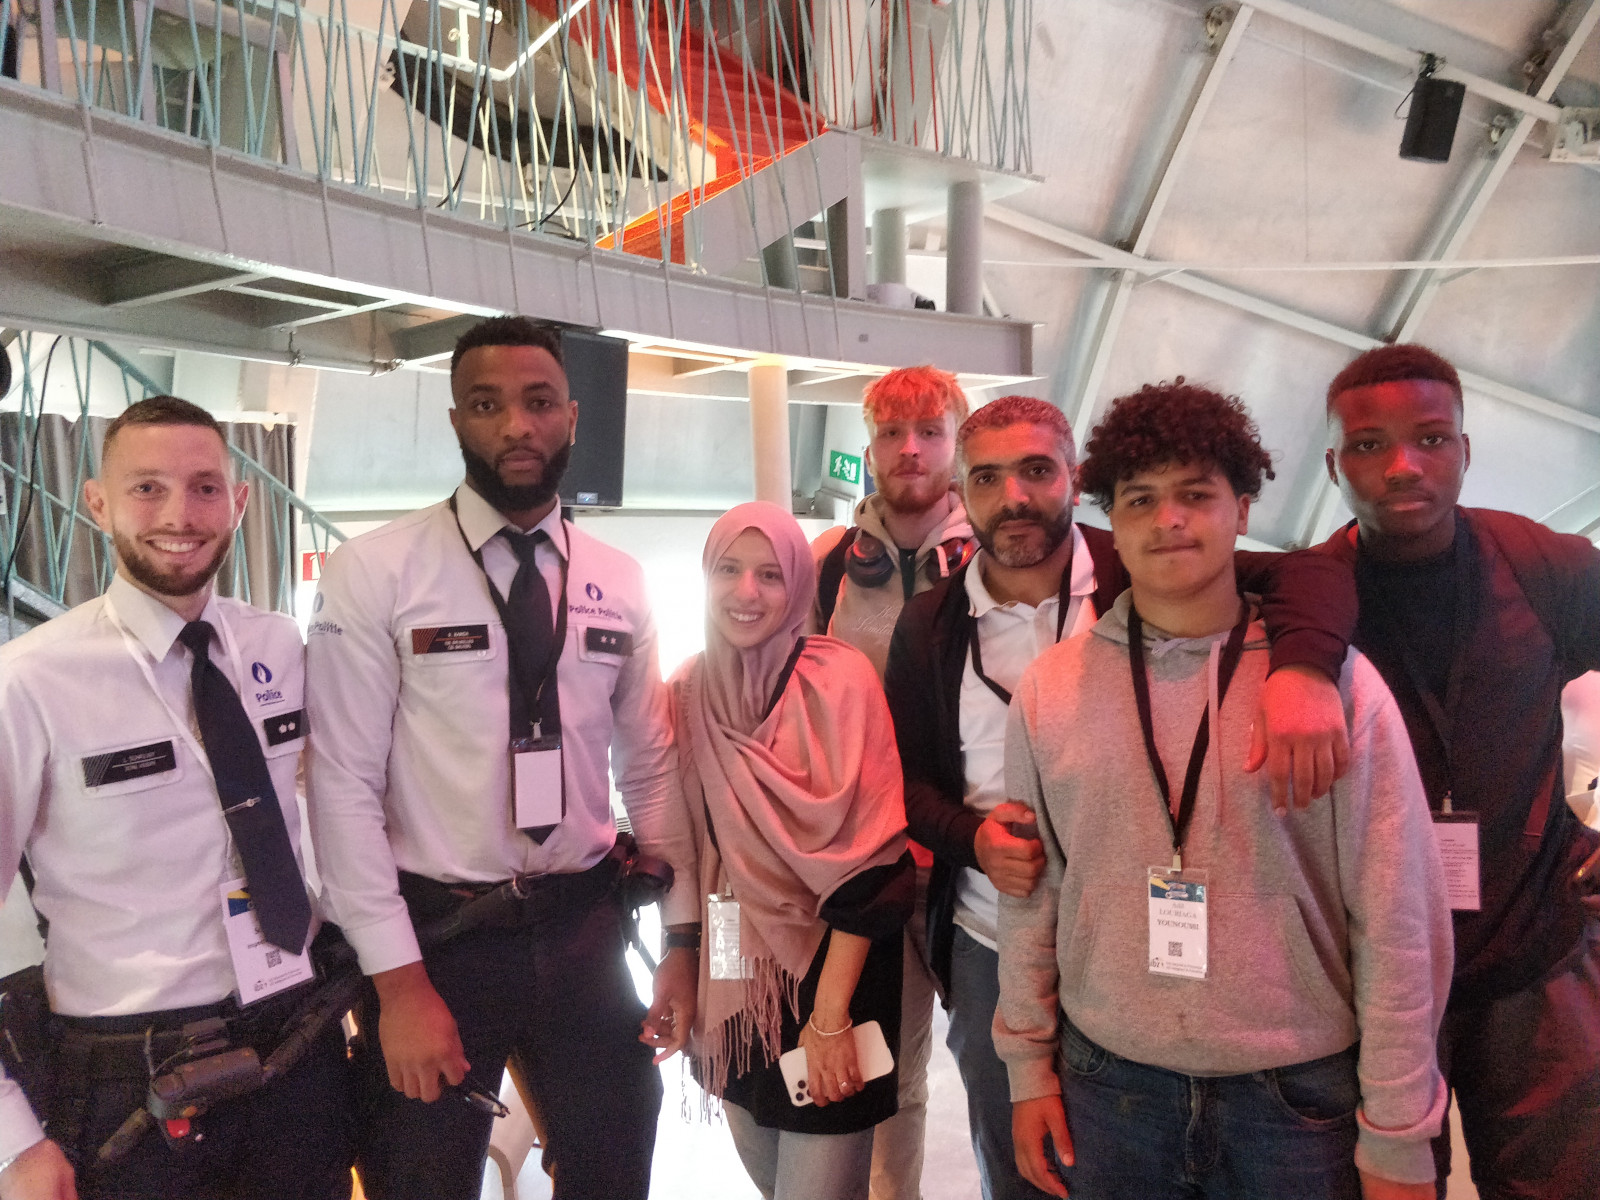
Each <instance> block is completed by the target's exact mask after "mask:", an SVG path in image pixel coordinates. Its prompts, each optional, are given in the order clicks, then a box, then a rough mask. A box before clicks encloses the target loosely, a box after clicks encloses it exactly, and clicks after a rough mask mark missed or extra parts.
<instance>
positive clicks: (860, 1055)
mask: <svg viewBox="0 0 1600 1200" xmlns="http://www.w3.org/2000/svg"><path fill="white" fill-rule="evenodd" d="M851 1032H852V1033H854V1034H855V1038H856V1066H857V1067H858V1068H860V1071H861V1081H862V1082H863V1083H865V1082H867V1080H869V1079H877V1078H879V1077H881V1076H884V1075H887V1074H888V1073H889V1072H890V1071H892V1070H894V1055H892V1054H890V1053H889V1043H888V1042H887V1041H885V1040H884V1036H883V1026H881V1025H879V1024H878V1023H877V1022H876V1021H868V1022H867V1023H866V1024H865V1025H857V1026H855V1027H854V1028H853V1029H852V1030H851ZM778 1070H780V1071H782V1072H783V1082H784V1086H785V1087H787V1088H788V1089H789V1103H791V1104H793V1105H794V1106H795V1107H796V1108H803V1107H804V1106H805V1105H807V1104H811V1103H813V1101H812V1099H811V1070H810V1067H809V1065H808V1064H807V1063H806V1048H805V1047H804V1046H796V1047H795V1048H794V1049H793V1050H791V1051H789V1052H788V1053H787V1054H785V1055H783V1056H782V1057H781V1058H779V1059H778Z"/></svg>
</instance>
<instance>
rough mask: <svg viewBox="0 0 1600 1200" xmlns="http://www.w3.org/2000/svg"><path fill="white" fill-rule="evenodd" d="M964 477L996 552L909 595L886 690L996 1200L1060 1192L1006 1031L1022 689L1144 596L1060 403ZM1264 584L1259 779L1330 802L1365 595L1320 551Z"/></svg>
mask: <svg viewBox="0 0 1600 1200" xmlns="http://www.w3.org/2000/svg"><path fill="white" fill-rule="evenodd" d="M956 441H957V454H958V458H957V479H958V480H959V481H960V483H961V485H962V488H963V492H964V499H965V502H966V509H967V514H968V517H969V519H970V520H971V522H972V527H973V530H974V532H975V534H976V535H977V539H978V542H979V546H980V549H979V551H978V553H977V555H976V556H975V557H974V558H973V559H972V561H971V562H969V563H967V564H966V565H965V566H963V567H961V568H960V569H959V570H957V571H955V572H954V573H952V575H951V576H950V578H949V579H948V580H947V581H945V582H943V583H941V584H940V585H939V586H937V587H935V588H934V589H933V590H931V591H928V592H924V593H922V594H921V595H918V596H915V597H913V598H912V599H911V600H910V601H908V602H907V604H906V607H905V610H904V612H903V613H902V615H901V618H900V621H899V624H898V625H897V626H896V628H895V632H894V638H893V640H892V642H891V643H890V648H889V662H888V670H887V673H886V675H885V678H884V688H885V691H886V692H887V693H888V698H889V708H890V711H891V712H892V713H893V715H894V722H895V734H896V737H897V739H898V741H899V744H900V755H901V760H902V762H903V763H904V764H905V777H906V793H905V794H906V817H907V821H908V824H909V826H910V834H911V836H912V837H913V838H914V839H915V840H917V841H918V842H920V843H921V844H922V845H924V846H926V847H928V848H929V849H930V850H932V851H933V854H934V867H933V878H932V882H931V884H930V887H929V893H928V914H927V915H928V948H929V956H930V958H931V960H932V964H933V969H934V972H935V974H936V975H937V976H938V978H939V980H940V982H941V984H942V985H943V987H944V996H945V1004H946V1007H947V1008H948V1009H949V1012H950V1033H949V1039H948V1040H949V1044H950V1049H951V1051H952V1052H953V1053H954V1054H955V1057H956V1064H957V1066H958V1067H959V1068H960V1071H961V1078H962V1082H963V1083H964V1084H965V1086H966V1089H967V1115H968V1121H969V1123H970V1127H971V1133H972V1142H973V1149H974V1152H975V1153H976V1155H977V1158H978V1168H979V1173H980V1176H981V1178H982V1183H983V1194H984V1197H985V1200H1013V1198H1017V1197H1027V1198H1033V1197H1038V1196H1042V1195H1044V1193H1043V1192H1041V1191H1039V1190H1038V1189H1037V1188H1035V1187H1034V1186H1033V1185H1032V1184H1030V1183H1028V1181H1027V1180H1025V1179H1024V1178H1023V1177H1022V1176H1021V1174H1020V1173H1019V1172H1018V1170H1017V1167H1016V1161H1015V1158H1014V1156H1013V1153H1012V1140H1011V1095H1010V1089H1009V1084H1008V1082H1007V1079H1006V1071H1005V1067H1004V1065H1003V1064H1002V1063H1001V1062H1000V1059H999V1057H998V1056H997V1055H996V1054H995V1050H994V1041H993V1038H992V1035H991V1032H990V1030H991V1027H992V1025H993V1021H994V1010H995V1004H996V1001H997V999H998V995H999V960H998V956H997V954H996V950H995V939H996V933H997V925H998V911H999V896H1000V893H1001V892H1006V893H1008V894H1011V895H1016V896H1026V895H1028V894H1029V893H1030V892H1031V891H1032V890H1033V886H1034V883H1035V882H1036V881H1037V879H1038V878H1039V873H1040V870H1041V868H1042V867H1043V864H1044V854H1043V849H1042V847H1041V845H1040V843H1039V841H1038V840H1037V839H1036V838H1035V837H1033V836H1031V834H1030V833H1029V830H1028V828H1027V824H1026V822H1027V821H1028V820H1029V819H1030V817H1031V814H1030V813H1029V811H1028V810H1027V809H1026V808H1024V807H1023V806H1022V805H1020V804H1016V803H1014V802H1012V801H1010V800H1008V799H1007V797H1006V795H1005V785H1004V765H1005V764H1004V745H1005V730H1006V712H1007V708H1008V706H1009V704H1010V701H1011V691H1010V689H1012V688H1014V687H1015V686H1016V683H1017V680H1018V679H1019V678H1020V677H1021V675H1022V672H1023V670H1024V668H1026V667H1027V666H1028V664H1029V663H1030V662H1032V661H1033V659H1034V658H1036V657H1037V656H1038V655H1039V654H1041V653H1042V652H1043V651H1044V650H1046V649H1047V648H1049V647H1050V646H1052V645H1054V644H1055V643H1056V642H1058V641H1060V640H1061V639H1062V638H1063V637H1069V636H1071V635H1072V634H1074V633H1078V632H1081V631H1082V630H1085V629H1087V628H1089V626H1091V625H1093V624H1094V622H1095V621H1096V620H1097V619H1098V618H1099V616H1100V614H1101V613H1103V612H1104V611H1105V610H1106V609H1108V608H1109V607H1110V606H1111V604H1112V602H1113V601H1115V600H1116V598H1117V596H1118V595H1120V594H1121V593H1122V591H1123V590H1124V589H1125V588H1126V587H1127V585H1128V575H1127V572H1126V571H1125V570H1124V569H1123V566H1122V562H1121V559H1120V558H1118V556H1117V552H1116V550H1115V548H1114V547H1113V546H1112V544H1111V535H1110V534H1109V533H1107V532H1106V531H1105V530H1102V529H1093V528H1084V527H1082V526H1079V525H1077V524H1075V523H1074V521H1073V519H1072V511H1073V507H1074V506H1075V505H1076V504H1077V500H1078V486H1077V471H1076V453H1075V448H1074V444H1073V437H1072V427H1071V425H1070V424H1069V423H1068V422H1067V419H1066V417H1065V416H1064V415H1062V413H1061V411H1060V409H1058V408H1056V407H1054V406H1053V405H1050V404H1047V403H1045V402H1044V401H1042V400H1035V399H1032V398H1030V397H1027V396H1007V397H1004V398H1002V399H999V400H995V401H993V402H992V403H990V404H988V405H985V406H984V407H982V408H980V409H978V410H977V411H976V412H974V413H973V414H972V416H970V417H969V418H968V419H967V420H966V422H965V423H964V424H963V425H962V426H961V428H960V430H959V431H958V432H957V435H956ZM1239 571H1240V577H1241V579H1243V580H1245V581H1246V586H1251V585H1253V586H1254V587H1255V588H1259V589H1262V590H1264V591H1265V592H1266V593H1267V595H1266V599H1265V603H1264V612H1265V614H1266V617H1267V622H1268V628H1269V631H1270V632H1271V633H1272V634H1273V635H1274V643H1273V650H1272V665H1273V669H1274V673H1273V675H1272V676H1271V679H1270V680H1269V683H1268V685H1267V687H1266V688H1265V689H1264V691H1263V700H1262V711H1261V713H1260V714H1259V715H1258V717H1257V721H1256V737H1255V739H1254V740H1255V745H1254V746H1253V748H1252V753H1251V762H1250V763H1249V764H1247V765H1248V766H1249V767H1250V768H1251V769H1255V768H1259V767H1260V766H1261V765H1263V764H1265V765H1267V767H1268V769H1269V775H1270V778H1271V783H1272V789H1273V792H1274V795H1275V796H1276V797H1278V798H1279V800H1280V801H1282V800H1284V799H1285V798H1286V797H1287V796H1288V794H1289V792H1290V788H1291V785H1292V787H1293V792H1294V796H1295V799H1296V801H1297V802H1299V803H1302V804H1304V803H1307V802H1309V800H1310V798H1311V797H1312V796H1313V795H1321V794H1323V793H1325V792H1326V791H1327V790H1328V788H1329V786H1330V785H1331V784H1332V782H1333V780H1334V779H1335V778H1336V777H1337V776H1339V775H1341V774H1343V772H1344V766H1345V763H1344V756H1345V722H1344V710H1343V707H1342V705H1341V703H1340V700H1339V695H1338V691H1337V689H1336V688H1335V686H1334V683H1333V680H1335V679H1336V678H1337V677H1338V672H1339V670H1340V668H1341V666H1342V664H1343V661H1344V655H1345V648H1346V644H1347V642H1348V638H1349V635H1350V632H1351V628H1352V627H1353V625H1354V621H1355V597H1354V595H1353V588H1352V587H1351V585H1350V583H1349V581H1348V578H1346V579H1344V580H1340V579H1339V577H1338V574H1337V572H1330V571H1328V570H1327V568H1326V567H1325V566H1323V565H1322V564H1319V563H1317V562H1316V561H1315V556H1312V555H1292V556H1283V555H1251V554H1243V555H1240V561H1239Z"/></svg>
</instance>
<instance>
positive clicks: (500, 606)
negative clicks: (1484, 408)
mask: <svg viewBox="0 0 1600 1200" xmlns="http://www.w3.org/2000/svg"><path fill="white" fill-rule="evenodd" d="M450 515H451V516H453V517H455V520H456V532H457V533H459V534H460V535H461V544H462V545H464V546H465V547H466V548H467V553H468V554H470V555H472V561H473V562H475V563H477V564H478V570H479V571H481V572H482V573H483V581H484V583H485V584H487V585H488V587H489V598H490V599H491V600H493V601H494V607H495V611H496V612H498V613H499V614H500V624H501V626H502V627H504V628H506V629H509V628H510V626H511V620H512V618H511V615H510V609H509V608H508V606H507V604H506V600H505V597H504V596H502V595H501V594H500V589H499V588H497V587H495V585H494V580H493V579H490V578H489V570H488V568H487V567H485V566H484V565H483V551H482V550H481V549H477V550H474V549H473V548H472V543H471V542H470V541H468V540H467V531H466V530H465V529H463V528H461V514H460V513H458V512H457V511H456V498H455V497H454V496H451V497H450ZM561 533H562V538H563V540H564V541H565V543H566V553H565V554H560V553H559V552H558V554H557V557H558V558H560V559H561V596H560V600H559V602H558V603H557V605H556V621H555V632H554V634H553V636H552V637H551V639H550V649H549V652H548V654H547V655H546V657H545V660H544V662H543V663H541V664H540V665H539V671H538V680H539V682H538V685H537V686H536V687H534V688H533V694H532V695H529V687H528V680H529V673H528V672H527V671H526V669H525V668H526V667H528V666H529V665H531V664H527V663H523V662H522V661H520V659H519V657H518V653H517V647H516V646H515V645H513V644H512V641H511V638H510V636H509V634H508V635H507V637H506V647H507V652H508V653H507V659H508V666H509V668H510V669H509V670H507V672H506V675H507V676H508V677H509V679H510V681H511V686H512V687H513V688H515V689H516V691H517V694H518V696H520V697H521V699H522V706H523V710H524V712H525V713H526V714H527V717H528V720H529V722H530V723H531V722H533V721H539V720H540V719H541V717H542V715H543V710H542V709H541V707H540V706H541V705H542V704H543V702H544V695H545V692H546V691H547V690H548V689H549V686H550V681H551V680H552V679H554V678H555V677H556V671H557V669H558V668H559V667H560V665H561V654H562V651H563V650H565V649H566V645H567V570H568V564H569V563H570V562H571V559H572V535H571V534H569V533H568V532H567V529H566V523H565V522H563V523H562V527H561ZM556 720H557V721H559V720H560V717H559V715H557V716H556ZM553 732H555V731H554V730H547V729H541V733H544V734H550V733H553ZM524 736H526V735H524Z"/></svg>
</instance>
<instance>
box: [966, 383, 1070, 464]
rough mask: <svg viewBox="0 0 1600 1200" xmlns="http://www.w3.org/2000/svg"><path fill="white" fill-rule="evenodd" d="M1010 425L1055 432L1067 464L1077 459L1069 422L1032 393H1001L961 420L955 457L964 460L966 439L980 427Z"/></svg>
mask: <svg viewBox="0 0 1600 1200" xmlns="http://www.w3.org/2000/svg"><path fill="white" fill-rule="evenodd" d="M1012 425H1043V426H1044V427H1045V428H1046V429H1049V430H1050V431H1051V432H1052V433H1054V434H1055V435H1056V441H1058V442H1059V443H1060V444H1061V454H1062V457H1064V458H1065V459H1066V460H1067V466H1069V467H1071V466H1073V465H1074V464H1076V462H1077V460H1078V445H1077V443H1076V442H1075V441H1074V440H1073V437H1072V422H1070V421H1068V420H1067V414H1066V413H1064V412H1062V411H1061V410H1060V409H1059V408H1057V407H1056V406H1055V405H1054V404H1049V403H1046V402H1045V401H1043V400H1036V399H1034V398H1033V397H1032V396H1001V397H1000V398H999V399H998V400H991V401H990V402H989V403H988V404H985V405H984V406H983V407H982V408H979V409H976V410H975V411H974V412H973V414H972V415H971V416H970V417H968V418H967V419H966V420H965V421H963V422H962V423H961V428H960V429H958V430H956V456H957V457H958V458H959V459H960V461H961V462H963V463H965V462H966V461H967V441H968V439H969V438H971V437H972V435H973V434H975V433H977V432H978V431H979V430H983V429H1006V428H1008V427H1009V426H1012Z"/></svg>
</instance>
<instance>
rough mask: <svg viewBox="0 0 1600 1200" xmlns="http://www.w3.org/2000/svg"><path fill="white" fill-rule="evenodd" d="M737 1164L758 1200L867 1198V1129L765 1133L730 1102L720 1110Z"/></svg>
mask: <svg viewBox="0 0 1600 1200" xmlns="http://www.w3.org/2000/svg"><path fill="white" fill-rule="evenodd" d="M722 1111H723V1113H724V1114H725V1115H726V1116H727V1118H728V1128H729V1129H730V1130H731V1131H732V1132H733V1145H734V1149H736V1150H738V1152H739V1161H740V1162H742V1163H744V1169H745V1170H746V1171H748V1172H749V1173H750V1179H751V1180H752V1182H754V1183H755V1185H756V1189H757V1190H758V1191H759V1192H760V1193H761V1195H762V1197H763V1200H867V1182H868V1179H869V1178H870V1176H871V1173H872V1130H871V1129H862V1130H860V1131H858V1132H856V1133H794V1132H792V1131H790V1130H786V1129H768V1128H767V1127H766V1126H764V1125H757V1124H756V1119H755V1118H754V1117H752V1116H751V1115H750V1113H749V1112H748V1111H747V1110H746V1109H743V1108H740V1107H739V1106H738V1105H737V1104H733V1103H731V1102H725V1103H724V1104H723V1106H722Z"/></svg>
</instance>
